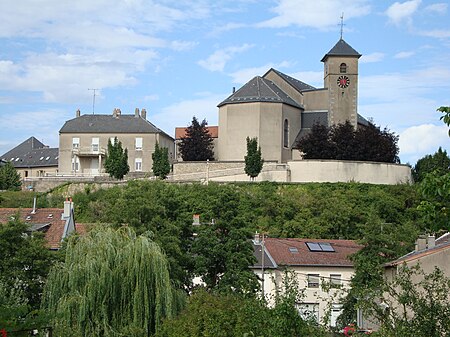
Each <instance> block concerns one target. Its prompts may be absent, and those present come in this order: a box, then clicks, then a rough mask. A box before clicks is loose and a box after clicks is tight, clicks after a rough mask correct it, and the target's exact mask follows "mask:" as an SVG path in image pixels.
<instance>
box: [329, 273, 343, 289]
mask: <svg viewBox="0 0 450 337" xmlns="http://www.w3.org/2000/svg"><path fill="white" fill-rule="evenodd" d="M330 283H331V286H332V287H333V288H337V287H339V286H340V285H341V274H330Z"/></svg>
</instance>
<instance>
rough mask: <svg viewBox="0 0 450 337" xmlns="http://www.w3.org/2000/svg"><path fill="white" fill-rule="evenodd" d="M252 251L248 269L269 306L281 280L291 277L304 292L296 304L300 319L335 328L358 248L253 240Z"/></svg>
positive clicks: (346, 242)
mask: <svg viewBox="0 0 450 337" xmlns="http://www.w3.org/2000/svg"><path fill="white" fill-rule="evenodd" d="M253 247H254V254H255V258H256V260H257V263H256V264H255V265H253V266H252V267H251V268H252V269H253V271H254V272H255V274H256V275H258V278H259V279H260V280H261V282H262V283H263V285H262V289H263V290H264V297H265V298H266V299H267V300H268V302H269V304H271V303H273V298H274V296H275V294H276V291H277V289H282V287H283V281H284V278H285V276H286V275H291V276H292V277H293V278H294V280H295V282H296V283H297V285H298V286H299V287H300V289H303V291H304V294H303V298H302V300H301V301H300V302H299V303H297V308H298V310H299V311H300V313H301V315H302V316H303V317H304V318H313V319H315V320H316V321H317V322H321V323H326V324H328V325H330V326H335V325H336V319H337V317H338V316H339V315H340V314H341V312H342V299H343V297H344V296H345V294H346V291H347V290H348V289H349V286H350V280H351V278H352V276H353V274H354V267H353V262H352V261H351V260H350V255H352V254H354V253H356V252H358V251H359V250H360V249H361V248H362V246H361V245H359V244H357V243H356V242H355V241H352V240H318V239H292V238H288V239H276V238H265V239H264V240H261V239H260V238H259V237H256V238H255V240H254V241H253ZM263 252H264V254H263Z"/></svg>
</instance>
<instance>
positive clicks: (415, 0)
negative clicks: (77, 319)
mask: <svg viewBox="0 0 450 337" xmlns="http://www.w3.org/2000/svg"><path fill="white" fill-rule="evenodd" d="M421 2H422V0H410V1H405V2H402V3H400V2H394V3H393V4H392V5H391V6H390V7H389V8H388V9H387V10H386V15H387V16H388V18H389V21H391V22H392V23H394V24H397V25H399V24H401V23H402V22H405V21H406V22H407V23H411V17H412V15H413V14H414V13H415V12H416V11H417V9H418V8H419V5H420V3H421Z"/></svg>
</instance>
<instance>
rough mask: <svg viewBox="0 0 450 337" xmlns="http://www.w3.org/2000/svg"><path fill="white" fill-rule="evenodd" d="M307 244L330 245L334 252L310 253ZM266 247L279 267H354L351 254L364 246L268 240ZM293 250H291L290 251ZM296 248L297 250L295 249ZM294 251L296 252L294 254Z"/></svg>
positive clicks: (344, 242)
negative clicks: (350, 257)
mask: <svg viewBox="0 0 450 337" xmlns="http://www.w3.org/2000/svg"><path fill="white" fill-rule="evenodd" d="M307 242H312V243H329V244H330V245H331V247H333V248H334V250H335V251H334V252H321V251H320V252H313V251H310V250H309V248H308V246H307V245H306V243H307ZM265 247H266V249H267V251H268V252H269V254H270V255H271V256H272V258H273V259H274V261H275V263H276V264H277V265H279V266H280V265H281V266H283V265H284V266H340V267H347V266H348V267H352V266H353V262H352V261H351V260H350V259H349V256H350V255H351V254H354V253H356V252H358V251H359V250H360V249H361V248H362V246H361V245H359V244H357V243H356V242H355V241H353V240H317V239H275V238H266V239H265ZM289 248H291V250H290V249H289ZM295 248H296V249H295ZM293 251H294V252H293Z"/></svg>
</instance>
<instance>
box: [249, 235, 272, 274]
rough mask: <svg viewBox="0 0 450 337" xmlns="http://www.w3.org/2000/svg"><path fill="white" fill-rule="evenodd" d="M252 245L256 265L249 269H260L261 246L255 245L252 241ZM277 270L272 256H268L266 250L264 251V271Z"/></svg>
mask: <svg viewBox="0 0 450 337" xmlns="http://www.w3.org/2000/svg"><path fill="white" fill-rule="evenodd" d="M252 243H253V255H254V256H255V258H256V263H255V264H254V265H253V266H251V267H250V268H254V269H257V268H261V265H262V254H261V251H262V246H261V244H260V243H255V241H252ZM275 268H277V264H276V263H275V261H274V260H273V258H272V256H270V254H269V252H268V251H267V249H264V269H275Z"/></svg>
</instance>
